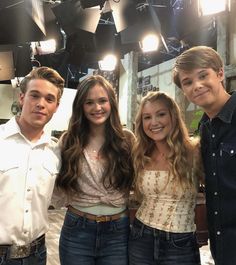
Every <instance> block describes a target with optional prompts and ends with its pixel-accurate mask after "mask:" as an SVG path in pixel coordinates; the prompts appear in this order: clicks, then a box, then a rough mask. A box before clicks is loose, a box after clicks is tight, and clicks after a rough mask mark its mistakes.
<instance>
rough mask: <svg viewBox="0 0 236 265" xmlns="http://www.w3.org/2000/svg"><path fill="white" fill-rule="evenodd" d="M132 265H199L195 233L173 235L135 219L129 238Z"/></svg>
mask: <svg viewBox="0 0 236 265" xmlns="http://www.w3.org/2000/svg"><path fill="white" fill-rule="evenodd" d="M129 264H130V265H199V264H201V262H200V253H199V248H198V245H197V240H196V235H195V233H171V232H165V231H161V230H158V229H154V228H151V227H148V226H146V225H144V224H143V223H142V222H140V221H139V220H137V219H135V220H134V223H133V226H132V228H131V233H130V237H129Z"/></svg>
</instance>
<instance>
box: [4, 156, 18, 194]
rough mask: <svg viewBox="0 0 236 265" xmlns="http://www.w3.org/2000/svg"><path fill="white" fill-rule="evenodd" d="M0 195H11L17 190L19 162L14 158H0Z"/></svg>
mask: <svg viewBox="0 0 236 265" xmlns="http://www.w3.org/2000/svg"><path fill="white" fill-rule="evenodd" d="M0 160H1V161H0V196H10V197H11V196H12V195H13V194H15V193H16V191H17V183H18V181H19V170H20V164H19V162H18V161H16V160H14V159H8V160H6V159H4V160H3V159H0Z"/></svg>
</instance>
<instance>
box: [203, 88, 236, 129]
mask: <svg viewBox="0 0 236 265" xmlns="http://www.w3.org/2000/svg"><path fill="white" fill-rule="evenodd" d="M235 109H236V92H233V93H232V95H231V97H230V98H229V100H228V101H227V102H226V103H225V105H224V106H223V108H222V109H221V111H220V112H219V113H218V114H217V115H216V117H215V118H218V119H220V120H222V121H223V122H225V123H231V120H232V117H233V114H234V112H235ZM215 118H214V119H215ZM208 120H209V117H208V116H207V114H206V113H204V114H203V116H202V118H201V120H200V124H203V123H205V122H207V121H208Z"/></svg>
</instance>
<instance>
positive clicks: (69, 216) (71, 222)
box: [63, 212, 79, 229]
mask: <svg viewBox="0 0 236 265" xmlns="http://www.w3.org/2000/svg"><path fill="white" fill-rule="evenodd" d="M78 220H79V218H78V217H77V216H75V215H74V214H73V213H70V212H66V216H65V219H64V223H63V228H69V229H70V228H74V227H75V226H76V225H77V223H78Z"/></svg>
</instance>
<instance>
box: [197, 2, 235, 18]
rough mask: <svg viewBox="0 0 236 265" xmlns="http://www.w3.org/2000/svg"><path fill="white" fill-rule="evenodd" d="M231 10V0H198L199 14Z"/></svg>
mask: <svg viewBox="0 0 236 265" xmlns="http://www.w3.org/2000/svg"><path fill="white" fill-rule="evenodd" d="M226 10H230V0H198V13H199V16H207V15H214V14H217V13H220V12H224V11H226Z"/></svg>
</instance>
